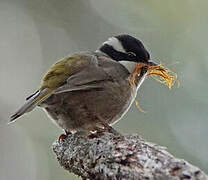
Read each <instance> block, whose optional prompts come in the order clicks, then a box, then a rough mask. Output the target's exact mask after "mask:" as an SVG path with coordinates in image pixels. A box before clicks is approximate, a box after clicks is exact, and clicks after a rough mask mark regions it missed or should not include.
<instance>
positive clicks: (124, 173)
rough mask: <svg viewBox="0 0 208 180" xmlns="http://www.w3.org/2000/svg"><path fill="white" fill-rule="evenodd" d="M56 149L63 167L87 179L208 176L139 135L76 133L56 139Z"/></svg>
mask: <svg viewBox="0 0 208 180" xmlns="http://www.w3.org/2000/svg"><path fill="white" fill-rule="evenodd" d="M53 151H54V152H55V154H56V156H57V159H58V161H59V163H60V165H61V166H63V167H64V168H65V169H66V170H68V171H69V172H73V173H74V174H76V175H79V176H81V177H82V178H83V179H87V178H89V179H92V180H95V179H99V180H105V179H106V180H111V179H112V180H116V179H128V180H132V179H136V180H137V179H141V180H153V179H154V180H155V179H156V180H163V179H164V180H168V179H171V180H172V179H174V180H177V179H184V180H185V179H192V180H193V179H196V180H205V179H208V176H207V175H206V174H205V173H204V172H203V171H202V170H200V169H199V168H197V167H195V166H193V165H191V164H189V163H188V162H186V161H184V160H182V159H177V158H175V157H174V156H172V155H171V154H170V153H168V152H167V151H166V149H165V148H164V147H161V146H157V145H155V144H153V143H149V142H146V141H144V140H143V139H141V138H140V137H138V136H135V135H130V136H122V135H119V134H114V133H109V132H106V133H104V135H102V136H101V137H98V138H91V139H90V138H88V137H83V136H80V135H77V134H73V135H69V137H67V138H66V139H65V141H64V142H58V141H56V142H54V143H53Z"/></svg>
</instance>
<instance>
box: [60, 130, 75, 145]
mask: <svg viewBox="0 0 208 180" xmlns="http://www.w3.org/2000/svg"><path fill="white" fill-rule="evenodd" d="M70 134H72V133H71V132H69V131H65V134H61V135H60V136H59V138H58V142H59V143H61V142H63V141H65V139H66V138H67V137H68V136H69V135H70Z"/></svg>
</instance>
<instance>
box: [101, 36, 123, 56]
mask: <svg viewBox="0 0 208 180" xmlns="http://www.w3.org/2000/svg"><path fill="white" fill-rule="evenodd" d="M104 44H108V45H110V46H112V47H113V48H114V49H115V50H116V51H120V52H123V53H126V51H125V49H124V48H123V46H122V44H121V42H120V41H119V40H118V39H117V38H115V37H111V38H109V39H108V40H107V41H105V42H104V43H103V45H104Z"/></svg>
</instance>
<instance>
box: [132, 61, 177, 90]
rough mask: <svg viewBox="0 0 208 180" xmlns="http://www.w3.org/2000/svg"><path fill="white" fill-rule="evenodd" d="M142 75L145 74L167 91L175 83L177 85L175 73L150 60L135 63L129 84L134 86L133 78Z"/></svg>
mask: <svg viewBox="0 0 208 180" xmlns="http://www.w3.org/2000/svg"><path fill="white" fill-rule="evenodd" d="M143 73H147V76H151V77H153V79H155V80H156V81H158V82H160V83H162V84H165V85H166V86H168V88H169V89H171V87H172V86H173V85H174V84H175V82H177V83H178V85H179V81H178V79H177V74H176V73H175V72H173V71H171V70H170V69H168V68H166V67H164V66H163V65H162V64H158V63H156V62H154V61H152V60H149V61H148V62H147V63H146V62H145V63H144V62H141V63H137V66H136V67H135V69H134V72H133V73H132V76H131V78H130V83H131V84H134V82H135V77H136V76H138V75H139V76H141V75H142V74H143Z"/></svg>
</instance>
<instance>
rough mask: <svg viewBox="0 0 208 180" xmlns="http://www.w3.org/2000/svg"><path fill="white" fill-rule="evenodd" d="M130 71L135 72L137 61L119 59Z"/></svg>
mask: <svg viewBox="0 0 208 180" xmlns="http://www.w3.org/2000/svg"><path fill="white" fill-rule="evenodd" d="M119 63H121V64H122V65H123V66H124V67H125V68H126V69H127V70H128V71H129V73H130V74H131V73H133V71H134V69H135V67H136V65H137V63H136V62H130V61H119Z"/></svg>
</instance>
